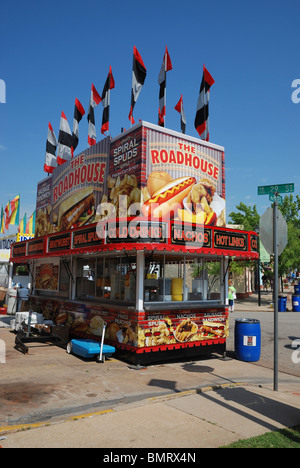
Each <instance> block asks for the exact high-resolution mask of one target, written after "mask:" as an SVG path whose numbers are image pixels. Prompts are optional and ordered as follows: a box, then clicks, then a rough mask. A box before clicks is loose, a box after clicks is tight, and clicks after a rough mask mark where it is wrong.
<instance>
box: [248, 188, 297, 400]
mask: <svg viewBox="0 0 300 468" xmlns="http://www.w3.org/2000/svg"><path fill="white" fill-rule="evenodd" d="M294 189H295V186H294V184H279V185H264V186H260V187H258V189H257V193H258V195H269V199H270V201H274V204H273V253H274V290H273V292H274V294H273V297H274V382H273V390H274V391H278V255H279V254H278V217H279V213H280V212H278V203H282V197H281V196H280V195H278V194H279V193H291V192H294ZM267 211H268V210H267ZM280 214H281V213H280ZM285 245H286V243H285ZM285 245H284V246H283V248H284V247H285ZM269 253H271V252H269Z"/></svg>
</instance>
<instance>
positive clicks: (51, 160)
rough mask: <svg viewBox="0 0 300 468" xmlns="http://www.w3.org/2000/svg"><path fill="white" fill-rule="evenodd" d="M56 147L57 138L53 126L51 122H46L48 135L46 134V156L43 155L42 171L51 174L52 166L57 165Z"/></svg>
mask: <svg viewBox="0 0 300 468" xmlns="http://www.w3.org/2000/svg"><path fill="white" fill-rule="evenodd" d="M56 147H57V139H56V136H55V134H54V131H53V128H52V125H51V123H50V122H49V124H48V135H47V143H46V156H45V164H44V171H45V172H47V173H48V174H52V172H53V171H54V168H55V167H57V161H56V156H55V152H56Z"/></svg>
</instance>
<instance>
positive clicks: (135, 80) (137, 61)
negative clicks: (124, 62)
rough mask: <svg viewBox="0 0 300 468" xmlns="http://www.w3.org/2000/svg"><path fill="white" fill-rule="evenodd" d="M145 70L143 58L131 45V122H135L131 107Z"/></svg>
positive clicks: (138, 91) (142, 82)
mask: <svg viewBox="0 0 300 468" xmlns="http://www.w3.org/2000/svg"><path fill="white" fill-rule="evenodd" d="M146 74H147V70H146V67H145V65H144V62H143V59H142V57H141V56H140V54H139V52H138V50H137V48H136V47H135V46H134V47H133V64H132V88H131V105H130V112H129V116H128V118H129V120H130V122H131V123H132V124H134V123H135V120H134V118H133V108H134V106H135V103H136V101H137V98H138V97H139V94H140V92H141V89H142V87H143V84H144V82H145V78H146Z"/></svg>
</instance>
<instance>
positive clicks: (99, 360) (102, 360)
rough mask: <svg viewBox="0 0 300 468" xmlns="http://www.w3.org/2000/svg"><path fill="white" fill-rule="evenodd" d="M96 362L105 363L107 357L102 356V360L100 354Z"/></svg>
mask: <svg viewBox="0 0 300 468" xmlns="http://www.w3.org/2000/svg"><path fill="white" fill-rule="evenodd" d="M96 361H97V362H105V356H104V355H102V359H100V354H98V355H97V357H96Z"/></svg>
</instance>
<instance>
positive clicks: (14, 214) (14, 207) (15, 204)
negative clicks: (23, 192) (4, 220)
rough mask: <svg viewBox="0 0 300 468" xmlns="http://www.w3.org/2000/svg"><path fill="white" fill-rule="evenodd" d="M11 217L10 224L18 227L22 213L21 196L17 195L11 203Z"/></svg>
mask: <svg viewBox="0 0 300 468" xmlns="http://www.w3.org/2000/svg"><path fill="white" fill-rule="evenodd" d="M10 208H11V215H10V218H9V224H12V225H14V226H15V225H18V224H19V213H20V195H17V196H16V197H15V198H14V199H13V200H12V201H11V202H10Z"/></svg>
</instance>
